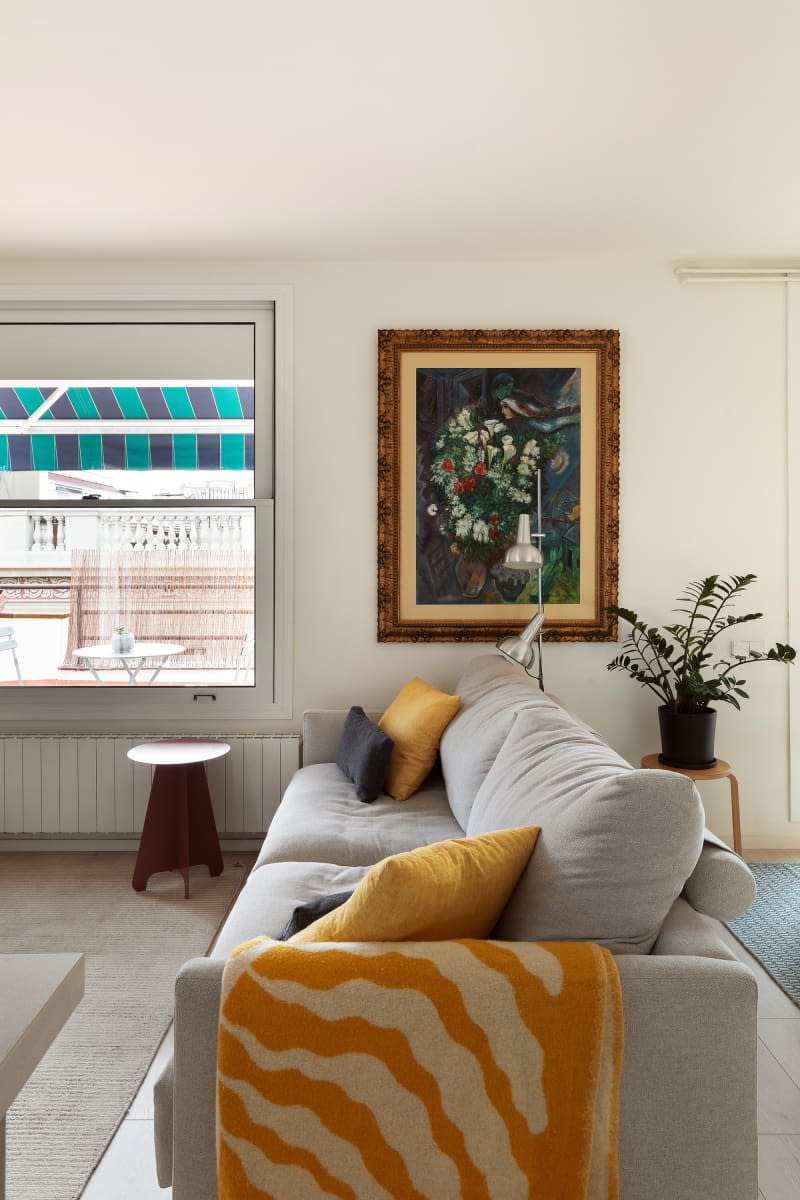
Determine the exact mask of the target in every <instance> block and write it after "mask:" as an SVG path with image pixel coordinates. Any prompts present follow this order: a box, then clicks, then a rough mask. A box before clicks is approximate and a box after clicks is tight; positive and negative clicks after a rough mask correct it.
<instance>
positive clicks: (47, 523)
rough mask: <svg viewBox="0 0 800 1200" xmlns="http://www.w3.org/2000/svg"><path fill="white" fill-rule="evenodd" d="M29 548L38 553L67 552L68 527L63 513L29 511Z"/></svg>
mask: <svg viewBox="0 0 800 1200" xmlns="http://www.w3.org/2000/svg"><path fill="white" fill-rule="evenodd" d="M26 549H28V550H32V551H34V553H36V554H65V553H66V550H67V528H66V520H65V517H64V514H63V513H52V512H46V511H45V512H43V511H42V510H41V509H39V510H37V511H36V512H35V513H28V545H27V547H26Z"/></svg>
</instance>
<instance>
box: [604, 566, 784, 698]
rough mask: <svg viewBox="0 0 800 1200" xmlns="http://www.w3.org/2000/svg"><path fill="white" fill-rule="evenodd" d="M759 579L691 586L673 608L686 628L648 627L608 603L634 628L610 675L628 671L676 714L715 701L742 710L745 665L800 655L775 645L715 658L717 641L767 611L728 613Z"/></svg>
mask: <svg viewBox="0 0 800 1200" xmlns="http://www.w3.org/2000/svg"><path fill="white" fill-rule="evenodd" d="M755 578H756V577H755V575H731V576H730V578H723V577H722V576H720V575H709V576H707V578H705V579H698V580H696V581H695V582H693V583H690V584H688V585H687V587H686V590H685V592H684V593H683V594H682V595H681V596H679V597H678V607H677V608H676V609H675V610H674V611H675V612H679V613H682V614H684V615H685V616H686V617H687V621H686V623H685V624H673V625H664V626H663V627H662V628H661V629H658V628H656V627H655V626H648V625H647V624H646V623H645V622H644V621H642V620H640V618H639V616H638V614H637V613H635V612H634V611H633V610H632V609H630V608H620V607H618V606H617V605H610V606H609V609H608V611H609V612H611V613H615V614H616V615H617V616H618V617H620V618H621V620H623V621H627V623H628V624H629V625H630V626H631V631H630V633H629V634H628V636H627V637H626V638H625V641H624V642H623V643H622V650H621V653H620V654H618V655H617V657H616V658H615V659H614V660H613V661H612V662H610V663H609V664H608V669H609V671H627V672H628V674H629V675H630V677H631V679H633V680H635V682H636V683H639V684H641V686H642V687H646V688H649V689H650V691H651V692H654V693H655V695H656V696H658V698H659V700H660V701H661V703H662V704H665V705H667V707H669V708H671V709H672V711H673V712H679V713H698V712H702V711H703V710H704V709H706V708H708V707H709V705H710V704H712V703H723V704H732V705H733V706H734V708H741V705H740V703H739V701H740V700H746V699H748V695H747V692H746V691H745V690H744V683H745V680H744V679H741V678H739V676H738V671H739V669H740V668H741V667H744V666H746V665H747V664H748V663H752V662H781V663H791V662H793V661H794V659H795V655H796V651H795V650H794V649H793V648H792V647H791V646H786V645H783V643H781V642H776V644H775V645H774V646H772V647H771V648H770V649H769V650H767V651H765V652H763V653H762V652H759V651H756V650H751V651H750V653H749V654H747V655H738V654H737V655H731V656H730V657H729V658H725V657H720V658H717V657H716V654H717V650H716V647H714V646H713V643H714V641H715V639H716V638H718V637H719V636H720V634H722V633H725V632H726V631H727V630H730V629H732V628H734V627H735V626H737V625H745V624H747V622H749V621H757V620H759V618H761V617H762V616H763V615H764V614H763V613H744V614H741V615H739V616H736V615H734V614H732V613H730V612H728V611H726V610H727V609H728V608H729V606H730V605H731V604H733V603H734V601H735V600H737V599H738V597H739V596H741V594H742V593H743V592H744V591H745V590H746V589H747V588H748V587H749V586H750V584H751V583H753V581H754V580H755Z"/></svg>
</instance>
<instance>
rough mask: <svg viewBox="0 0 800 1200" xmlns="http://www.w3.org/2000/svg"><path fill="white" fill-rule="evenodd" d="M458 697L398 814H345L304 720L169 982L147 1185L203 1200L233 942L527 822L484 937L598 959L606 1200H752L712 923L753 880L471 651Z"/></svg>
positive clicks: (526, 687) (748, 1019) (744, 1044)
mask: <svg viewBox="0 0 800 1200" xmlns="http://www.w3.org/2000/svg"><path fill="white" fill-rule="evenodd" d="M457 691H458V692H459V694H460V695H461V697H462V708H461V711H460V712H459V713H458V715H457V716H456V718H455V719H454V720H453V721H452V722H451V724H450V726H449V727H448V729H447V730H446V732H445V735H444V737H443V739H442V746H441V773H438V772H436V773H434V775H432V776H431V777H430V778H429V780H428V781H427V782H426V783H425V784H424V785H423V787H422V789H421V791H419V792H418V793H417V794H416V795H415V796H413V797H412V798H411V799H410V800H408V801H406V802H405V803H402V804H400V803H397V802H396V801H394V800H392V799H391V798H389V797H388V796H380V797H379V798H378V800H377V801H376V802H375V803H374V804H372V805H364V804H361V803H360V802H359V801H358V799H357V798H356V797H355V794H354V790H353V787H352V785H351V784H349V783H348V781H347V780H346V779H345V778H344V776H343V775H342V774H341V772H340V771H339V769H338V768H337V767H336V765H335V762H334V761H333V760H334V759H335V754H336V745H337V742H338V738H339V733H340V731H341V728H342V724H343V720H344V716H345V713H344V712H331V711H317V712H309V713H306V714H305V717H304V724H303V762H304V765H303V767H302V768H301V770H299V771H298V772H297V774H296V775H295V776H294V778H293V779H292V781H291V783H290V785H289V787H288V788H287V791H286V794H285V796H284V799H283V801H282V803H281V805H280V808H279V809H278V812H277V814H276V816H275V818H274V819H273V822H272V825H271V827H270V830H269V832H268V834H267V837H266V839H265V841H264V845H263V847H262V850H261V853H260V855H259V858H258V861H257V863H256V866H255V868H254V869H253V871H252V873H251V875H250V877H249V879H248V881H247V883H246V885H245V887H244V888H243V890H242V892H241V894H240V896H239V898H238V900H237V902H236V904H235V906H234V907H233V909H232V911H231V913H230V914H229V916H228V919H227V921H226V922H225V925H224V926H223V929H222V931H221V934H220V937H219V939H218V941H217V944H216V946H215V948H214V950H213V952H212V954H211V956H210V957H209V958H204V959H194V960H192V961H191V962H189V963H187V964H186V965H185V967H184V968H183V969H182V971H181V972H180V974H179V976H178V979H177V982H176V992H175V1052H174V1059H173V1063H171V1064H170V1065H169V1066H168V1068H167V1069H166V1070H165V1071H164V1073H163V1075H162V1076H161V1078H160V1079H159V1081H158V1082H157V1084H156V1089H155V1109H156V1153H157V1162H158V1173H159V1181H160V1183H161V1185H162V1186H164V1187H166V1186H168V1185H170V1184H171V1185H172V1187H173V1196H174V1200H214V1197H216V1164H215V1125H214V1121H215V1092H214V1088H215V1054H216V1041H217V1017H218V1006H219V994H220V982H221V976H222V969H223V965H224V961H225V958H226V956H227V955H228V953H229V952H230V951H231V950H232V949H233V948H234V947H235V946H236V945H238V944H239V943H241V942H243V941H246V940H247V939H249V938H251V937H254V936H256V935H257V934H260V933H267V934H271V935H275V934H276V933H277V932H278V931H279V930H280V929H281V928H282V926H283V925H284V924H285V922H286V921H287V920H288V918H289V917H290V916H291V913H292V911H293V909H294V908H295V906H296V905H298V904H300V903H302V902H305V901H307V900H311V899H315V898H319V897H323V896H326V895H329V894H331V893H333V892H340V891H345V890H348V889H351V888H353V887H354V886H355V885H356V884H357V883H358V882H359V881H360V880H361V879H362V878H363V876H364V874H365V872H366V871H367V870H368V868H369V866H370V865H372V864H373V863H375V862H377V861H379V860H380V859H381V858H384V857H386V856H387V855H389V854H394V853H396V852H398V851H402V850H408V849H411V848H413V847H415V846H421V845H426V844H428V843H430V842H432V841H436V840H440V839H444V838H449V837H463V836H464V835H465V834H466V835H473V834H477V833H481V832H484V831H486V830H489V829H498V828H509V827H513V826H517V825H523V824H537V825H540V826H541V830H542V832H541V834H540V837H539V842H538V844H537V847H536V851H535V853H534V855H533V857H532V858H531V861H530V864H529V866H528V868H527V870H526V872H525V873H524V875H523V877H522V879H521V880H520V883H519V885H518V886H517V889H516V891H515V893H514V895H513V896H512V898H511V901H510V902H509V904H508V906H507V908H506V910H505V913H504V914H503V917H502V918H501V920H500V922H499V924H498V927H497V929H496V930H495V935H494V936H496V937H498V938H500V939H505V940H513V941H519V940H523V941H528V940H530V941H533V940H557V939H586V940H593V941H597V942H599V943H600V944H602V945H605V946H608V947H609V948H610V949H611V950H612V952H613V954H614V955H615V960H616V963H617V967H618V970H619V975H620V979H621V984H622V996H623V1008H624V1023H625V1052H624V1061H623V1074H622V1089H621V1110H620V1128H619V1136H620V1143H619V1153H620V1177H621V1195H622V1200H754V1198H755V1197H756V1196H757V1194H758V1189H757V1182H756V1179H757V1151H756V984H755V980H754V977H753V975H752V973H751V972H750V971H749V970H748V969H747V968H746V967H744V966H742V965H741V964H740V963H738V962H737V961H735V960H734V959H733V958H732V956H731V954H730V952H729V951H728V949H727V947H726V946H725V944H724V943H723V942H722V940H721V939H720V938H719V936H718V934H717V929H718V925H717V920H716V919H722V918H729V917H732V916H735V915H738V913H740V912H742V911H744V909H745V908H747V907H748V905H749V904H750V903H751V902H752V899H753V897H754V895H755V884H754V881H753V878H752V875H751V874H750V872H749V870H748V869H747V867H746V865H745V864H744V863H743V862H742V861H741V859H739V858H738V857H737V856H736V855H734V854H733V852H732V851H730V850H729V848H728V847H727V846H725V845H724V843H722V842H720V841H719V840H718V839H716V838H714V837H713V836H712V835H710V834H709V833H708V832H707V831H705V830H704V828H703V812H702V806H701V803H700V799H699V796H698V794H697V791H696V789H695V788H694V786H693V785H692V784H691V782H690V781H688V780H687V779H685V778H684V777H683V776H680V775H677V774H674V773H669V772H660V771H648V772H645V771H640V770H634V769H633V768H632V767H631V766H630V765H629V764H628V763H626V762H624V760H622V759H621V758H619V757H618V756H617V755H616V754H615V753H614V751H613V750H611V749H610V748H609V747H608V745H607V744H606V743H605V742H603V740H602V739H601V738H600V737H599V736H598V735H597V734H595V733H594V732H593V731H592V730H591V729H589V728H588V727H587V726H586V725H584V724H583V723H582V722H580V721H578V720H577V719H576V718H575V717H573V716H571V715H570V714H569V713H568V712H567V711H566V710H565V709H564V708H563V707H562V706H561V705H560V704H559V703H558V702H557V701H555V700H554V699H553V698H551V697H548V696H545V695H543V694H542V693H541V692H539V691H538V690H537V689H536V688H535V686H534V685H533V683H532V682H531V681H530V680H529V679H528V678H527V677H526V676H525V674H524V673H523V672H522V671H520V670H519V668H517V667H515V666H513V665H512V664H510V663H508V662H506V660H504V659H502V658H501V657H499V656H497V655H486V656H482V657H479V658H476V659H474V660H473V661H472V663H470V664H469V666H468V668H467V670H466V672H465V674H464V676H463V677H462V679H461V680H460V682H459V684H458V687H457ZM353 699H354V701H357V700H358V697H354V698H353ZM410 969H413V968H410ZM364 1200H369V1198H368V1197H364Z"/></svg>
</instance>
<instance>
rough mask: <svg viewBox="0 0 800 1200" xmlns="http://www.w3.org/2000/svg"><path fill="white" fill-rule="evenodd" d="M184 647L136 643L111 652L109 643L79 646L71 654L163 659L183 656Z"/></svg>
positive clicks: (89, 656) (166, 643)
mask: <svg viewBox="0 0 800 1200" xmlns="http://www.w3.org/2000/svg"><path fill="white" fill-rule="evenodd" d="M185 652H186V647H185V646H181V645H180V644H179V643H178V642H136V643H135V645H134V647H133V649H132V650H112V649H111V643H110V642H106V644H105V645H103V646H79V647H78V649H77V650H73V651H72V653H73V654H74V655H75V656H76V658H165V657H166V656H167V655H168V654H184V653H185Z"/></svg>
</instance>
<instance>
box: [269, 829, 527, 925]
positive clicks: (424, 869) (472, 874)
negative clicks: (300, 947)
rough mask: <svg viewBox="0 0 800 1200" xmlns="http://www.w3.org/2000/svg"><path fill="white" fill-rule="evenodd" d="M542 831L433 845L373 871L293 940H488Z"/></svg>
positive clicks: (503, 833)
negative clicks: (342, 901)
mask: <svg viewBox="0 0 800 1200" xmlns="http://www.w3.org/2000/svg"><path fill="white" fill-rule="evenodd" d="M538 836H539V829H538V826H536V825H530V826H525V827H524V828H522V829H499V830H497V831H496V832H493V833H482V834H480V835H479V836H478V837H472V838H455V839H453V840H452V841H447V842H434V843H433V845H431V846H421V847H420V848H419V849H418V850H407V851H406V852H405V853H404V854H394V855H392V857H391V858H385V859H384V860H383V861H382V862H379V863H376V864H375V866H374V867H372V868H371V869H370V870H369V871H368V872H367V874H366V875H365V876H364V878H363V879H362V880H361V883H360V884H359V885H358V887H357V888H356V890H355V891H354V892H353V894H352V896H351V897H350V899H349V900H346V901H345V903H344V904H343V905H342V906H341V907H340V908H336V909H334V910H333V912H330V913H326V914H325V916H324V917H320V918H319V920H318V921H314V922H313V924H311V925H308V926H306V928H305V929H301V930H300V931H299V932H298V933H295V934H294V935H293V936H292V937H290V938H289V942H290V944H295V945H296V944H301V943H303V942H404V941H407V942H408V941H410V942H443V941H447V940H448V939H450V938H484V937H488V935H489V934H490V933H491V931H492V929H493V928H494V926H495V925H496V924H497V920H498V918H499V916H500V914H501V913H502V911H503V909H504V908H505V906H506V904H507V902H508V900H509V898H510V896H511V893H512V892H513V890H514V887H515V885H516V883H517V880H518V879H519V877H520V875H521V874H522V872H523V871H524V870H525V867H526V866H527V864H528V859H529V858H530V856H531V854H532V853H533V848H534V846H535V845H536V839H537V837H538Z"/></svg>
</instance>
